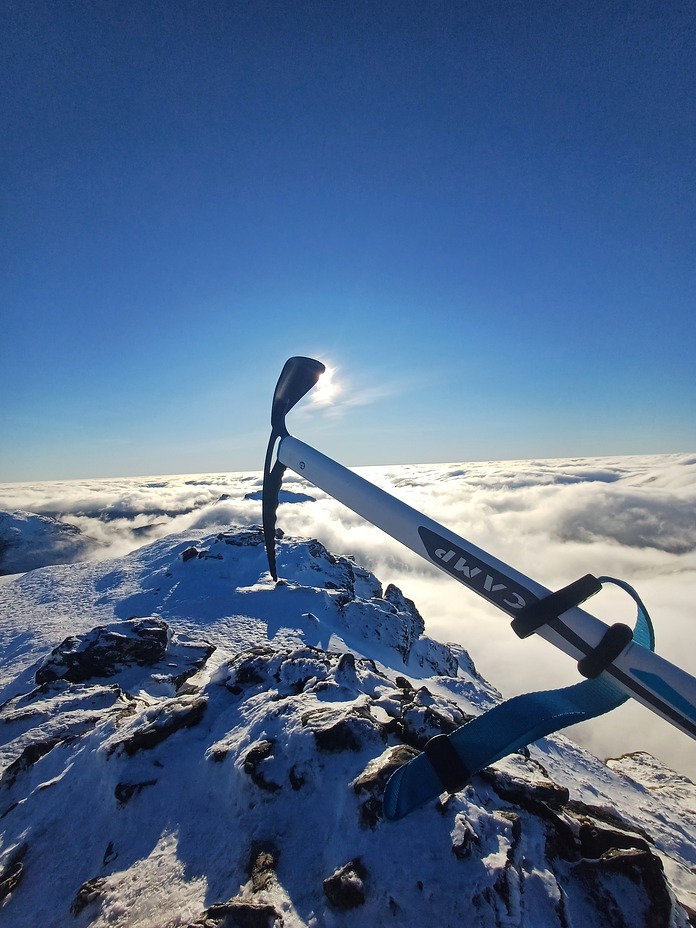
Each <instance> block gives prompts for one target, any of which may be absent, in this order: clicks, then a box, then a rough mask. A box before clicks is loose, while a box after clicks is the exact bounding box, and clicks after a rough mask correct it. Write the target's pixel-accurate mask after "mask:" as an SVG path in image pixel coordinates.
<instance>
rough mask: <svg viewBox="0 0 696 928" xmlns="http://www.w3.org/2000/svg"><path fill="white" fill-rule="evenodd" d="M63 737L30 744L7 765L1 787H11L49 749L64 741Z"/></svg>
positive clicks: (0, 782) (0, 780)
mask: <svg viewBox="0 0 696 928" xmlns="http://www.w3.org/2000/svg"><path fill="white" fill-rule="evenodd" d="M62 740H63V739H62V738H47V739H46V740H45V741H34V742H32V743H31V744H28V745H27V746H26V747H25V748H24V750H23V751H22V753H21V754H20V756H19V757H18V758H17V760H14V761H12V763H11V764H9V766H8V767H7V769H6V770H5V772H4V773H3V775H2V778H1V779H0V787H2V788H3V789H9V788H10V787H11V786H12V785H13V784H14V782H15V780H16V779H17V777H18V776H19V775H20V773H23V772H24V771H25V770H28V769H29V768H30V767H33V766H34V764H35V763H36V762H37V760H41V758H42V757H44V756H45V755H46V754H48V752H49V751H52V750H53V748H54V747H56V745H58V744H60V743H61V742H62Z"/></svg>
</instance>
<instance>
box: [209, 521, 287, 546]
mask: <svg viewBox="0 0 696 928" xmlns="http://www.w3.org/2000/svg"><path fill="white" fill-rule="evenodd" d="M278 537H282V535H281V536H278V531H276V538H278ZM217 539H218V541H224V543H225V544H226V545H233V546H234V547H235V548H249V547H256V545H262V544H263V543H264V539H263V529H262V528H261V526H260V525H252V526H250V527H249V529H248V530H246V531H241V532H220V534H219V535H218V536H217Z"/></svg>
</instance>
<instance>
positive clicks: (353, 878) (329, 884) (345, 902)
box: [324, 857, 367, 912]
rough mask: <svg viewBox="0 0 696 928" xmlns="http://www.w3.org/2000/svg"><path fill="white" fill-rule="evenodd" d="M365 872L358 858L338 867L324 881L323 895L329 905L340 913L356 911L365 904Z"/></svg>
mask: <svg viewBox="0 0 696 928" xmlns="http://www.w3.org/2000/svg"><path fill="white" fill-rule="evenodd" d="M366 877H367V870H366V868H365V865H364V864H363V863H362V861H361V860H360V858H359V857H356V858H355V860H350V861H348V863H347V864H344V866H342V867H339V869H338V870H336V871H334V873H332V874H331V876H330V877H327V879H325V880H324V894H325V896H326V898H327V899H328V900H329V904H330V905H331V906H332V907H333V908H334V909H338V911H340V912H348V911H350V909H357V908H358V906H361V905H363V904H364V902H365V878H366Z"/></svg>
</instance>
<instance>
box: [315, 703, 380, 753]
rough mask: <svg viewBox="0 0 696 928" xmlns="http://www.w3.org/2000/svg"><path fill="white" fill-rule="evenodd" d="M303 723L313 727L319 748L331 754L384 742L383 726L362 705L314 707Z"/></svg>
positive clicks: (356, 749) (357, 749) (358, 749)
mask: <svg viewBox="0 0 696 928" xmlns="http://www.w3.org/2000/svg"><path fill="white" fill-rule="evenodd" d="M302 724H303V725H306V726H307V727H308V728H309V729H311V731H312V733H313V735H314V739H315V741H316V745H317V748H318V749H319V750H320V751H326V752H328V753H337V752H339V751H354V752H357V751H360V750H361V749H362V748H363V747H364V746H365V744H366V743H370V742H374V741H375V740H376V739H380V740H381V741H384V738H385V735H384V728H383V726H382V725H381V724H380V723H379V722H376V721H375V720H374V719H373V718H372V716H371V715H370V713H369V711H368V710H367V709H366V708H363V707H361V706H354V705H352V706H350V707H349V708H347V709H313V710H311V711H310V712H306V713H304V715H303V716H302Z"/></svg>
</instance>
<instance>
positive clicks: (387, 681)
mask: <svg viewBox="0 0 696 928" xmlns="http://www.w3.org/2000/svg"><path fill="white" fill-rule="evenodd" d="M278 566H279V573H280V575H281V576H282V577H283V580H282V581H281V582H280V583H279V584H278V585H276V584H274V583H273V582H272V581H271V579H270V576H269V575H268V572H267V567H266V563H265V553H264V549H263V540H262V535H261V532H260V531H259V529H258V527H255V526H251V527H246V528H244V529H239V530H230V531H228V532H224V533H220V534H217V535H207V536H206V535H205V534H203V533H200V534H198V535H194V536H186V537H183V536H181V537H172V538H168V539H164V540H161V541H159V542H157V543H154V544H152V545H150V546H148V547H146V548H143V549H140V550H139V551H137V552H134V553H133V554H131V555H129V556H128V557H126V558H123V559H120V560H115V561H111V562H109V563H104V564H76V565H72V566H70V567H54V568H46V569H44V570H39V571H34V572H32V573H30V574H27V575H25V576H24V577H22V578H20V579H18V580H15V581H14V582H12V583H10V584H7V585H6V586H4V587H2V588H0V606H1V607H2V616H3V618H2V621H1V622H0V645H4V647H3V648H2V657H0V670H1V675H0V687H1V689H0V914H1V915H2V919H3V923H4V924H7V925H8V926H10V928H34V926H36V925H44V926H54V928H62V926H68V925H70V926H73V925H74V926H78V928H79V926H86V925H91V926H99V928H101V926H104V928H106V926H114V925H117V926H148V928H155V926H157V928H165V926H172V928H173V926H191V928H194V926H196V928H209V926H218V928H220V926H263V928H266V926H285V928H299V926H310V925H312V926H320V925H342V924H345V925H351V926H358V928H361V926H370V928H372V926H375V925H382V924H394V925H400V926H411V925H414V926H415V925H419V926H420V925H424V924H439V925H443V926H448V925H452V926H453V925H460V924H467V925H471V926H479V928H488V926H491V928H493V926H496V928H498V926H513V925H515V926H530V928H545V926H556V925H558V926H574V925H575V926H583V928H584V926H588V928H591V926H606V925H611V926H624V925H625V926H627V928H629V926H630V928H637V926H646V928H647V926H650V928H660V926H664V928H686V926H688V925H689V915H688V908H689V907H690V908H692V909H693V908H694V906H693V900H694V896H693V893H694V890H696V877H695V876H694V870H695V868H696V848H695V847H694V831H693V830H692V828H693V808H694V802H693V800H694V792H695V791H696V787H694V786H693V784H691V783H690V782H689V781H688V780H686V778H684V777H678V776H677V775H675V774H672V773H671V772H669V771H667V770H666V769H665V768H664V767H662V765H660V764H659V762H658V761H656V760H655V759H654V758H651V757H649V756H648V755H633V756H631V757H629V758H621V759H619V760H616V761H612V762H611V763H610V764H609V765H605V764H603V763H601V762H600V761H599V760H597V759H596V758H594V757H592V756H591V755H589V754H587V753H586V752H584V751H582V750H580V749H579V748H577V747H575V746H574V745H572V744H571V743H570V742H569V741H568V740H567V739H566V738H564V737H561V736H558V737H554V738H550V739H544V740H542V741H541V742H539V743H538V744H536V745H534V746H532V747H531V748H529V749H528V750H525V751H523V752H522V753H519V754H514V755H512V756H511V757H509V758H507V759H505V760H504V761H501V762H499V763H497V764H496V765H494V766H493V767H491V768H488V769H486V770H484V771H483V772H482V773H481V774H479V775H477V776H475V777H474V778H473V779H472V781H471V783H470V784H469V785H468V786H467V787H466V788H465V789H463V790H462V791H461V792H458V793H456V794H454V795H451V796H444V797H441V800H440V801H439V802H438V803H437V804H435V803H433V804H431V805H429V806H426V807H424V808H422V809H420V810H418V811H416V812H414V813H413V814H412V815H410V816H408V817H407V818H405V819H403V820H401V821H399V822H396V823H392V822H388V821H385V819H384V817H383V814H382V798H381V797H382V794H383V790H384V784H385V782H386V780H387V778H388V776H389V774H390V772H391V771H392V770H394V769H395V768H396V767H397V766H398V765H399V764H401V763H403V762H404V761H405V760H407V759H408V758H409V757H411V756H413V755H414V754H415V753H416V752H417V751H419V750H420V749H422V747H423V745H424V743H425V741H426V740H427V739H428V738H429V737H431V736H432V735H433V734H437V733H439V732H442V731H445V732H448V731H452V730H453V729H454V728H456V727H458V726H459V725H461V724H464V723H465V722H466V720H467V718H469V717H470V716H472V715H474V714H477V713H479V712H481V711H482V710H484V709H485V708H487V707H489V706H490V705H493V704H494V703H495V702H496V701H497V700H498V699H499V695H498V693H497V692H496V690H495V689H494V688H493V687H491V686H490V685H489V684H487V683H486V682H485V681H484V680H483V679H482V678H481V677H480V676H479V675H478V674H477V673H476V670H475V668H474V667H473V664H472V663H471V661H470V659H469V658H468V655H467V654H466V652H465V651H464V650H463V649H462V648H456V647H454V646H448V645H443V644H440V643H437V642H435V641H431V640H430V639H428V638H427V637H426V636H425V634H424V631H425V628H424V621H423V618H422V617H421V616H420V615H419V613H418V610H417V609H416V607H415V605H414V604H413V603H412V602H411V601H410V600H409V599H408V598H407V597H406V596H405V595H404V594H403V593H402V592H401V591H400V590H398V589H396V588H391V589H390V588H389V587H388V588H387V590H386V592H383V590H382V587H381V584H380V583H379V582H378V581H377V579H376V578H375V577H374V576H373V575H372V574H370V573H368V572H367V571H365V570H363V569H362V568H359V567H358V566H357V565H356V564H355V563H354V562H353V560H352V559H351V558H348V557H342V556H336V555H333V554H331V553H329V552H328V551H327V550H326V549H325V548H324V547H323V546H322V545H320V544H319V543H318V542H316V541H306V540H301V539H294V538H283V539H282V540H280V541H279V544H278ZM57 613H58V614H57ZM667 807H668V808H667ZM685 907H686V908H685Z"/></svg>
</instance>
